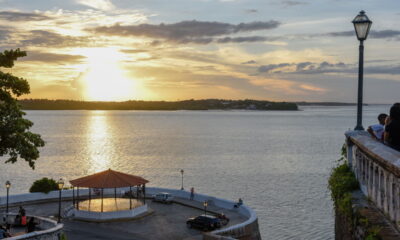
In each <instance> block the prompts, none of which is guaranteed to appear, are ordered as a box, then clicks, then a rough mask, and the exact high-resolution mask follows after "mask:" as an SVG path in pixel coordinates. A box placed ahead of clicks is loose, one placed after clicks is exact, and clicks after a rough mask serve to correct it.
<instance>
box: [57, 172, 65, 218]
mask: <svg viewBox="0 0 400 240" xmlns="http://www.w3.org/2000/svg"><path fill="white" fill-rule="evenodd" d="M57 183H58V190H59V198H58V221H57V222H58V223H60V222H61V191H62V189H63V187H64V180H63V179H62V178H60V179H59V180H58V182H57Z"/></svg>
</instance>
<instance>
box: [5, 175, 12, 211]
mask: <svg viewBox="0 0 400 240" xmlns="http://www.w3.org/2000/svg"><path fill="white" fill-rule="evenodd" d="M10 187H11V183H10V181H8V180H7V181H6V189H7V204H6V216H7V215H8V196H9V193H10Z"/></svg>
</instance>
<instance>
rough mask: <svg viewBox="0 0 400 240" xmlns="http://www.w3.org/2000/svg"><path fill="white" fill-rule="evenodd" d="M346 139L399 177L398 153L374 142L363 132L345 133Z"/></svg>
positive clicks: (399, 157)
mask: <svg viewBox="0 0 400 240" xmlns="http://www.w3.org/2000/svg"><path fill="white" fill-rule="evenodd" d="M345 135H346V137H347V139H349V140H350V141H351V142H352V143H354V144H355V145H356V146H358V147H359V148H360V149H361V150H362V151H363V152H365V153H366V154H367V155H369V156H370V157H372V158H374V160H376V161H377V163H378V164H381V165H383V167H385V168H386V169H387V170H389V171H391V172H393V173H394V174H395V175H397V176H400V152H399V151H397V150H395V149H392V148H391V147H389V146H386V145H384V144H383V143H381V142H378V141H376V140H374V139H373V138H372V137H371V136H370V135H369V133H367V132H365V131H347V132H346V133H345Z"/></svg>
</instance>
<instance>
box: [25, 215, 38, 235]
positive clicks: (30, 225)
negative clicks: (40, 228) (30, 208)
mask: <svg viewBox="0 0 400 240" xmlns="http://www.w3.org/2000/svg"><path fill="white" fill-rule="evenodd" d="M35 227H36V223H35V219H34V218H33V217H31V218H30V219H29V222H28V224H26V232H28V233H30V232H34V231H35Z"/></svg>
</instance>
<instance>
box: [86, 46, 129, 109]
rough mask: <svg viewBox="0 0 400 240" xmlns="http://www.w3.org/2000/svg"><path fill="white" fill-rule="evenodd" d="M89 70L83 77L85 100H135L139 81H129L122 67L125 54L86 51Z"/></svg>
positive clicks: (111, 50)
mask: <svg viewBox="0 0 400 240" xmlns="http://www.w3.org/2000/svg"><path fill="white" fill-rule="evenodd" d="M83 55H85V56H86V57H87V60H88V65H87V66H88V68H87V71H86V72H85V74H84V75H83V76H82V80H83V87H84V94H85V98H86V99H87V100H90V101H123V100H129V99H134V98H135V97H136V94H137V92H136V91H137V81H135V80H133V79H129V78H128V77H127V76H126V74H125V72H124V70H123V69H122V67H121V63H122V61H123V60H124V56H123V54H121V53H120V52H118V50H116V49H112V48H95V49H86V50H84V51H83Z"/></svg>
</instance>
